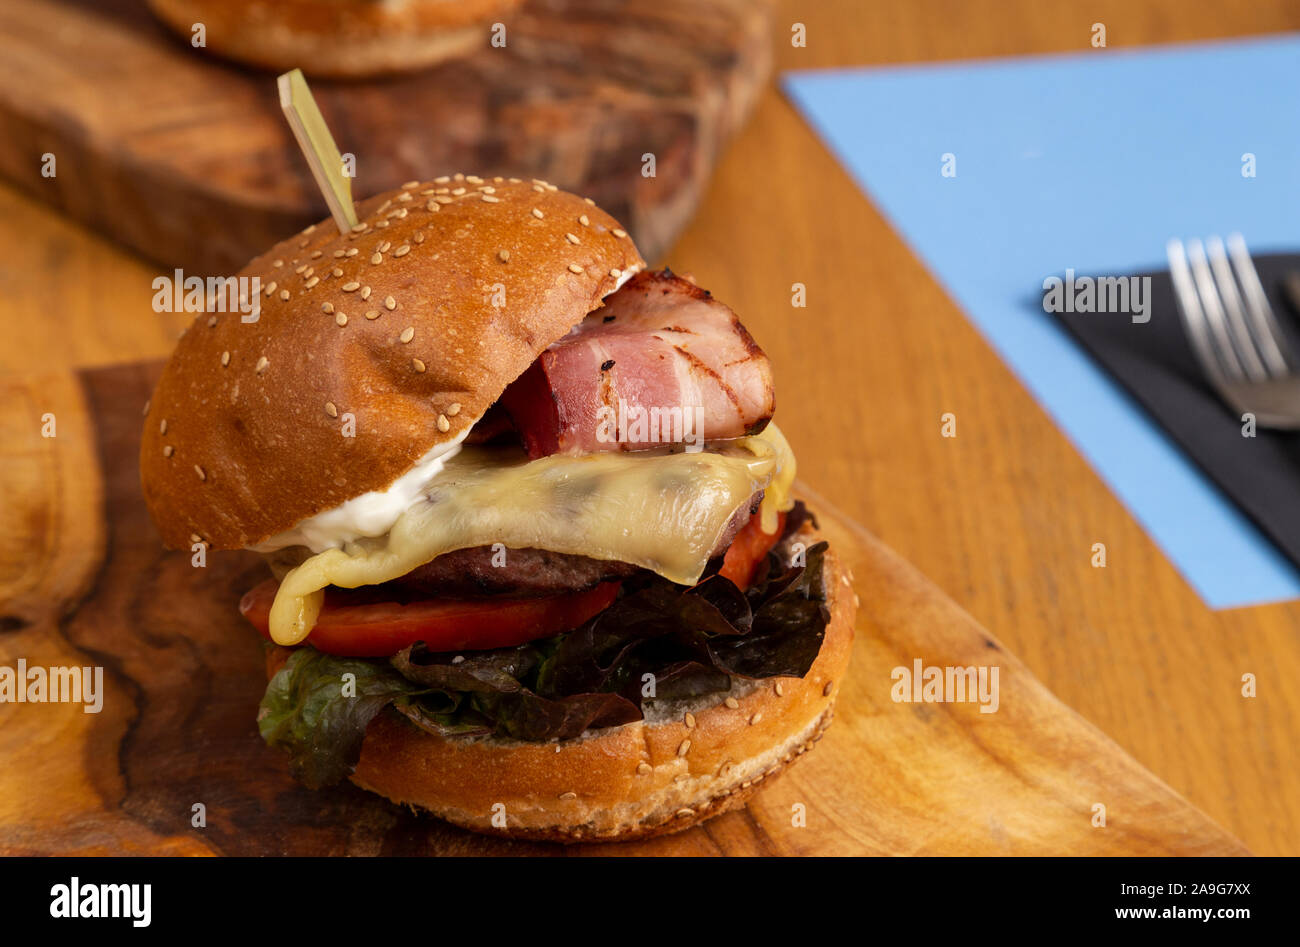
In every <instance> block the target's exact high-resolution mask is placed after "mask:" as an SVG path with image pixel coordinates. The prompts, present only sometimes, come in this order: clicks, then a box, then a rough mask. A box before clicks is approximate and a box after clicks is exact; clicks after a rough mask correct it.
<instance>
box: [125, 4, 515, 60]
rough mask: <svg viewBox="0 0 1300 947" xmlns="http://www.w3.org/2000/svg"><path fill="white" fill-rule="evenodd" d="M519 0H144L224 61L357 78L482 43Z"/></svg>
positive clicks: (451, 55) (460, 52) (455, 53)
mask: <svg viewBox="0 0 1300 947" xmlns="http://www.w3.org/2000/svg"><path fill="white" fill-rule="evenodd" d="M522 2H523V0H149V7H150V9H152V10H153V12H154V14H155V15H156V16H157V17H158V18H159V19H160V20H162V21H163V22H164V23H165V24H167V25H168V26H169V27H171V28H172V29H173V30H175V31H176V32H177V33H179V34H180V35H181V36H182V37H184V38H185V39H186V40H189V39H191V37H192V31H193V29H194V27H195V25H196V24H200V23H201V24H203V26H204V28H205V30H206V35H205V42H206V44H207V46H208V48H209V49H211V50H213V51H214V52H216V53H219V54H220V55H222V56H225V57H227V58H229V59H233V60H236V61H238V62H242V63H246V64H248V65H251V66H257V67H259V68H262V69H270V70H273V71H275V72H284V71H287V70H289V69H293V68H295V67H297V66H301V67H302V70H303V72H305V73H306V74H307V75H311V76H326V77H331V78H360V77H363V76H371V75H380V74H386V73H396V72H407V71H411V70H417V69H424V68H426V67H428V66H432V65H434V64H436V63H439V62H442V61H443V60H446V59H454V58H456V57H458V56H461V55H463V54H465V53H467V52H470V51H471V50H473V49H475V48H477V47H481V46H484V45H486V43H487V39H488V27H489V25H490V24H491V23H493V22H494V21H496V20H497V19H498V18H499V17H502V16H504V15H506V14H507V13H510V12H511V11H512V10H514V9H515V8H517V7H518V6H520V4H521V3H522Z"/></svg>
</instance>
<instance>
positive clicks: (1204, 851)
mask: <svg viewBox="0 0 1300 947" xmlns="http://www.w3.org/2000/svg"><path fill="white" fill-rule="evenodd" d="M158 371H159V366H158V365H156V364H153V365H126V366H117V367H111V368H102V369H94V370H89V371H84V372H82V373H80V374H78V375H72V374H55V375H46V376H42V377H36V378H29V379H8V380H0V496H3V497H4V502H5V516H4V520H3V526H0V665H6V666H9V667H15V666H16V665H17V661H18V659H19V658H24V659H26V661H27V664H28V666H29V667H32V666H43V667H50V666H68V665H77V666H94V665H100V666H103V667H104V669H105V670H104V681H105V683H104V698H103V708H102V711H101V712H100V713H98V714H87V713H84V712H83V710H82V708H81V707H80V706H79V705H76V704H14V703H8V704H0V853H7V854H71V853H78V854H88V853H89V854H110V853H141V854H178V853H180V854H214V853H215V854H232V855H234V854H239V855H268V854H308V855H323V854H333V855H342V854H432V855H443V854H461V855H464V854H485V855H496V854H558V853H560V852H565V851H567V852H569V853H579V854H589V853H599V854H658V855H717V854H727V855H767V854H782V855H806V854H826V855H831V854H833V855H847V854H867V855H905V854H927V855H938V854H951V855H988V854H1088V855H1167V854H1175V855H1244V854H1248V853H1247V851H1246V849H1245V848H1244V847H1243V846H1242V844H1241V843H1240V842H1238V841H1237V840H1236V839H1234V838H1233V837H1232V836H1230V835H1228V834H1227V833H1226V832H1225V831H1224V830H1223V829H1221V828H1219V827H1218V826H1217V825H1215V824H1214V823H1213V822H1211V821H1210V819H1209V818H1207V817H1206V816H1205V815H1204V814H1203V813H1201V812H1200V811H1199V810H1197V809H1196V808H1195V807H1193V806H1192V805H1191V804H1190V803H1188V802H1187V801H1186V800H1184V799H1183V798H1182V797H1181V796H1179V795H1178V794H1177V793H1176V792H1174V791H1173V790H1172V789H1171V788H1170V787H1168V786H1167V785H1165V784H1164V783H1163V782H1161V781H1160V780H1159V779H1158V778H1157V777H1156V776H1154V775H1153V774H1151V773H1150V772H1148V771H1147V770H1145V769H1143V768H1142V766H1140V765H1139V764H1138V763H1137V762H1136V761H1135V760H1133V759H1132V758H1131V757H1130V756H1128V755H1127V754H1126V753H1125V752H1124V751H1123V750H1121V749H1120V748H1119V747H1118V746H1117V745H1116V744H1115V743H1113V742H1112V741H1111V740H1110V739H1109V738H1107V737H1106V736H1105V735H1104V734H1102V733H1101V732H1100V731H1098V730H1097V729H1096V728H1095V727H1093V726H1092V725H1091V724H1089V723H1087V722H1086V721H1085V720H1083V719H1082V718H1081V717H1080V716H1078V715H1077V714H1076V713H1074V712H1073V711H1072V710H1070V708H1068V707H1066V706H1064V705H1063V704H1062V703H1061V702H1060V701H1058V700H1057V699H1056V698H1055V697H1053V696H1052V694H1051V693H1049V692H1048V691H1047V689H1046V688H1045V687H1044V686H1043V685H1042V684H1040V683H1039V682H1038V681H1037V680H1036V679H1035V678H1034V677H1033V676H1032V675H1031V674H1030V673H1029V671H1028V670H1026V668H1025V667H1024V665H1022V664H1021V663H1020V662H1019V661H1018V660H1017V659H1016V658H1015V657H1014V656H1012V655H1011V654H1009V653H1007V652H1006V651H1005V650H1004V649H1003V647H1002V646H1001V645H1000V644H999V643H998V641H997V639H996V638H995V637H994V636H993V635H992V634H991V633H990V632H988V631H986V630H985V629H983V628H981V627H980V626H979V625H978V624H977V623H976V622H975V621H974V620H973V619H972V618H971V617H970V616H969V615H967V614H965V613H964V612H963V611H961V610H960V609H959V608H958V607H957V606H956V605H955V604H953V603H952V602H951V601H949V600H948V599H947V598H945V597H944V595H943V594H942V593H941V592H940V591H939V590H938V589H936V588H935V587H934V586H933V585H931V584H930V583H929V582H928V581H927V580H926V579H925V578H923V577H922V576H921V575H919V574H918V573H917V572H916V571H915V570H914V569H913V568H912V567H911V566H909V565H908V564H907V563H905V562H903V561H902V560H901V559H899V558H898V557H897V556H896V555H895V554H894V553H892V552H891V551H890V550H889V549H887V548H886V547H885V546H883V545H882V544H881V543H880V542H879V541H878V540H876V539H875V538H874V537H873V536H872V535H871V534H870V533H869V532H867V531H866V530H865V529H864V528H863V527H861V526H858V525H857V524H855V523H853V522H852V521H849V520H847V519H845V518H843V517H842V516H840V515H838V514H837V513H836V512H835V511H834V509H833V508H832V506H831V505H830V503H829V502H827V501H826V500H825V499H823V498H821V497H818V496H817V495H816V494H815V493H813V492H812V491H811V490H809V489H804V490H803V495H804V496H805V498H806V499H807V500H808V503H809V505H810V507H812V508H813V509H814V511H815V512H816V513H817V515H818V517H819V519H820V521H821V525H822V528H823V531H824V533H825V535H826V537H827V538H828V539H829V540H830V543H831V546H832V548H834V549H835V550H836V551H837V552H838V554H839V555H841V556H842V557H843V558H844V559H845V560H846V561H847V563H848V564H849V566H850V567H851V569H852V571H853V573H854V575H855V576H856V586H855V588H856V591H857V593H858V594H859V595H860V596H861V603H862V604H861V609H860V611H859V618H858V624H857V632H856V635H857V637H856V641H855V644H854V654H853V663H852V665H851V667H850V669H849V675H848V677H847V679H846V680H845V681H844V682H843V684H842V685H841V689H840V692H839V699H838V703H837V707H836V714H835V722H834V724H833V725H832V727H831V728H830V731H829V733H828V734H827V736H826V737H825V738H824V739H823V740H822V741H821V742H820V743H819V744H818V745H817V747H816V748H815V749H814V750H813V751H812V752H811V753H809V754H807V755H806V756H805V757H803V758H802V759H800V760H799V761H798V762H797V763H796V764H795V765H794V766H793V767H792V768H791V769H790V770H789V771H788V772H787V773H785V774H784V775H782V776H781V777H780V778H779V779H777V780H776V781H775V782H774V783H773V784H772V785H771V786H769V787H767V788H765V789H764V790H763V791H762V792H761V793H760V794H758V795H757V796H756V797H754V798H753V799H752V800H751V801H750V802H749V804H748V805H747V806H746V807H745V808H744V809H741V810H738V811H735V812H731V813H727V814H725V815H723V816H720V817H719V818H717V819H714V820H712V821H710V822H707V823H705V824H704V825H702V826H697V827H695V828H692V829H690V830H688V831H686V832H683V833H681V834H678V835H672V836H664V837H660V838H657V839H653V840H650V841H647V842H640V843H626V844H617V845H612V846H608V845H594V844H591V845H582V846H578V847H576V848H569V849H567V850H566V849H565V848H564V847H563V846H559V845H552V844H541V843H521V842H510V841H505V840H500V839H494V838H487V837H483V836H479V835H475V834H473V833H470V832H466V831H462V830H460V829H457V828H454V827H452V826H450V825H447V824H445V823H443V822H440V821H437V820H435V819H432V818H427V817H422V816H417V815H414V814H412V813H410V812H408V811H406V810H404V809H402V808H400V807H398V806H394V805H392V804H390V803H388V802H386V801H384V800H382V799H380V798H379V797H377V796H372V795H370V794H368V793H365V792H362V791H361V790H359V789H356V788H354V787H352V786H350V785H347V786H343V787H339V788H335V789H330V790H326V791H322V792H311V791H309V790H306V789H304V788H302V787H300V786H298V785H296V784H295V783H294V782H293V781H292V780H291V779H290V777H289V775H288V771H287V766H286V760H285V758H284V757H283V756H282V755H281V753H280V752H279V751H277V750H273V749H270V748H268V747H266V746H265V745H264V744H263V743H262V741H261V739H260V738H259V737H258V735H257V729H256V726H255V722H254V718H255V715H256V712H257V704H258V700H259V699H260V697H261V694H262V690H263V688H264V686H265V680H266V679H265V674H264V670H263V668H264V664H263V657H262V646H261V643H260V639H259V638H258V636H257V635H256V634H255V633H254V632H253V631H252V629H251V628H249V627H248V626H247V625H246V624H245V623H244V621H243V619H242V618H241V617H240V615H239V614H238V611H237V610H236V603H237V601H238V599H239V597H240V595H241V594H242V593H243V592H244V591H245V590H246V589H248V588H249V587H251V586H252V585H253V584H254V583H255V582H257V581H259V580H260V579H261V578H262V577H263V575H264V572H263V570H264V567H263V566H262V564H261V563H260V561H259V559H258V558H257V557H256V556H254V555H252V554H249V553H213V554H211V555H210V556H209V558H208V562H207V565H206V567H205V568H194V567H193V566H192V565H191V563H190V555H189V554H188V553H185V554H182V553H169V552H166V551H164V550H163V548H162V546H161V543H160V540H159V538H158V535H157V533H156V532H155V530H154V527H153V525H152V523H151V522H150V520H149V518H148V514H147V513H146V510H145V507H144V502H143V499H142V497H141V495H140V490H139V482H138V481H139V472H138V464H137V456H136V455H137V449H138V444H139V436H140V427H141V423H142V422H141V408H142V406H143V404H144V402H145V400H146V398H147V397H148V396H149V394H150V391H151V389H152V385H153V381H154V379H155V378H156V377H157V375H158ZM47 415H53V421H54V424H55V427H54V434H55V436H54V437H43V436H42V427H43V425H47V424H48V422H49V420H50V419H49V418H48V417H46V416H47ZM48 432H49V429H48V426H46V433H48ZM918 658H919V659H921V660H923V661H924V663H925V664H926V665H938V666H946V665H951V666H979V665H995V666H997V667H998V668H999V683H1000V688H999V691H1000V693H999V706H998V709H997V711H996V712H995V713H980V712H979V711H978V709H977V706H976V705H975V704H971V703H965V704H960V703H896V702H894V701H893V700H892V699H891V688H892V687H893V681H892V679H891V672H892V669H893V668H895V667H898V666H905V667H910V666H912V663H913V661H914V660H916V659H918ZM200 803H201V804H202V805H203V806H204V808H205V815H206V826H204V827H194V826H193V825H192V819H193V812H194V806H195V805H196V804H200ZM1099 804H1100V805H1103V806H1105V813H1106V824H1105V826H1104V827H1098V826H1095V825H1094V821H1095V816H1094V811H1095V810H1094V807H1095V806H1097V805H1099ZM797 806H802V813H803V819H802V821H803V822H804V823H805V824H804V825H802V826H796V825H795V824H794V823H795V822H797V821H799V820H798V819H796V818H795V817H794V814H795V813H796V812H797V811H799V810H798V809H797V808H796V807H797Z"/></svg>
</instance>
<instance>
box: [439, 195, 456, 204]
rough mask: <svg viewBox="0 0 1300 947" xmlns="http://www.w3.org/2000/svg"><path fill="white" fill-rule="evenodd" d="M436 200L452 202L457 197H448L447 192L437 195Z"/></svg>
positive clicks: (445, 202) (442, 202)
mask: <svg viewBox="0 0 1300 947" xmlns="http://www.w3.org/2000/svg"><path fill="white" fill-rule="evenodd" d="M434 200H435V201H436V202H437V203H439V204H450V203H451V202H452V201H454V200H455V198H454V197H448V196H447V195H446V194H440V195H438V196H437V197H435V198H434Z"/></svg>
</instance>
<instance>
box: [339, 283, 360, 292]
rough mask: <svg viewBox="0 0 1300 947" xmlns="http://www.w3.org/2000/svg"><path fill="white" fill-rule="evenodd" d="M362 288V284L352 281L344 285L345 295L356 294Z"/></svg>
mask: <svg viewBox="0 0 1300 947" xmlns="http://www.w3.org/2000/svg"><path fill="white" fill-rule="evenodd" d="M360 288H361V284H360V283H358V282H357V281H356V280H352V281H351V282H349V283H344V284H343V292H345V293H354V292H356V291H357V290H358V289H360Z"/></svg>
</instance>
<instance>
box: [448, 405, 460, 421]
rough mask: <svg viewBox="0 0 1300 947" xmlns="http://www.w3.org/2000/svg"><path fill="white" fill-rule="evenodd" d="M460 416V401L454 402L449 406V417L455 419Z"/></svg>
mask: <svg viewBox="0 0 1300 947" xmlns="http://www.w3.org/2000/svg"><path fill="white" fill-rule="evenodd" d="M458 414H460V402H459V401H453V402H452V403H451V404H449V405H447V417H449V418H454V417H455V416H456V415H458Z"/></svg>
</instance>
